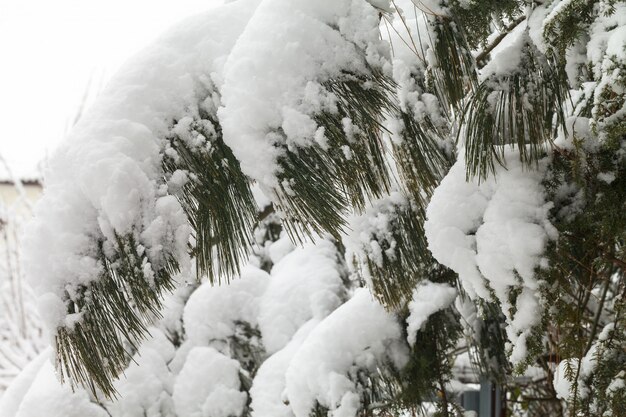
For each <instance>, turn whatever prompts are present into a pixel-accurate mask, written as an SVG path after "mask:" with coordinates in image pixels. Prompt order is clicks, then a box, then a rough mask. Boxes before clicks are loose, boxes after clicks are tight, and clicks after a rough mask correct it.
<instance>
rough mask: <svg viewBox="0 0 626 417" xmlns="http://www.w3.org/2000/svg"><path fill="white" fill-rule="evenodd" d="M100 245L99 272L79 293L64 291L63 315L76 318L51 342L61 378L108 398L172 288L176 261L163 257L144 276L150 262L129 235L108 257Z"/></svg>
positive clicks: (59, 331)
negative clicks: (156, 267)
mask: <svg viewBox="0 0 626 417" xmlns="http://www.w3.org/2000/svg"><path fill="white" fill-rule="evenodd" d="M103 245H104V243H103V242H100V253H99V258H100V259H101V261H102V267H103V270H102V274H101V276H100V277H99V278H98V279H97V280H94V281H93V282H91V283H90V284H89V285H87V286H85V287H82V288H80V289H79V291H78V294H77V295H75V296H71V295H69V294H68V300H69V301H68V309H67V313H68V314H70V317H72V316H71V315H74V317H76V321H75V322H74V323H73V324H71V325H65V326H62V327H59V328H58V329H57V335H56V338H55V340H56V352H57V363H58V365H59V368H60V370H61V378H62V379H63V380H66V379H69V381H70V383H71V384H72V385H73V386H75V385H77V384H80V385H82V386H84V387H86V388H88V389H89V390H90V391H91V392H92V393H93V395H94V396H96V397H97V396H98V392H102V394H104V396H105V397H107V398H111V397H113V396H115V388H114V387H113V379H114V378H115V377H116V376H117V375H119V374H120V373H122V372H123V371H124V369H126V367H127V366H128V361H129V360H130V357H132V351H136V350H137V348H138V345H139V343H140V341H141V340H142V339H143V338H144V337H145V335H146V334H147V324H148V323H150V322H152V321H153V320H154V319H155V318H158V317H159V314H160V313H159V311H160V309H161V305H162V304H161V303H162V301H161V298H160V295H161V293H162V292H163V291H170V290H171V289H173V287H174V281H173V276H174V275H175V274H176V273H177V272H178V264H177V262H176V261H175V260H174V258H173V257H172V256H169V255H166V256H165V262H164V264H163V265H162V266H161V267H160V268H158V269H157V270H152V273H153V275H151V276H147V275H146V271H147V269H149V268H150V264H149V263H148V259H147V257H146V255H145V254H144V253H143V252H142V251H140V250H138V247H139V245H138V244H137V242H136V240H135V238H134V237H133V236H132V235H127V236H116V242H115V245H114V251H113V255H109V256H107V255H106V254H105V250H104V247H103Z"/></svg>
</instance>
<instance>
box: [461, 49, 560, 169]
mask: <svg viewBox="0 0 626 417" xmlns="http://www.w3.org/2000/svg"><path fill="white" fill-rule="evenodd" d="M567 97H568V89H567V82H566V79H565V75H564V73H563V71H562V69H560V68H559V67H556V66H554V65H553V64H552V63H550V62H549V61H548V60H547V59H546V58H545V57H544V56H541V55H540V54H539V53H538V51H536V50H535V49H534V48H533V47H532V46H531V45H530V44H527V45H526V47H525V48H524V49H523V51H522V56H521V62H520V66H519V70H518V71H516V72H514V73H513V74H507V75H504V76H497V75H493V76H491V77H490V78H488V79H487V80H485V81H483V82H482V83H481V84H480V85H479V86H478V87H477V89H476V91H475V92H474V94H473V96H472V97H471V99H470V101H469V103H468V104H467V106H466V108H465V111H464V115H463V120H462V123H463V122H464V129H463V130H461V131H460V132H459V133H460V135H462V136H463V137H464V140H465V160H466V166H467V176H468V177H474V176H478V177H479V178H485V177H486V176H488V175H489V174H491V173H494V172H495V163H499V164H501V165H503V164H504V151H505V146H506V145H509V146H515V147H517V149H518V150H519V152H520V159H521V160H522V162H524V163H525V164H526V165H527V166H529V167H531V166H532V165H534V164H535V163H536V162H537V161H538V160H539V159H540V158H541V157H542V156H543V155H544V154H545V151H546V149H547V148H548V144H549V143H550V140H551V138H552V133H553V131H554V129H555V123H556V125H557V126H564V110H563V107H562V106H563V104H564V103H565V100H566V99H567Z"/></svg>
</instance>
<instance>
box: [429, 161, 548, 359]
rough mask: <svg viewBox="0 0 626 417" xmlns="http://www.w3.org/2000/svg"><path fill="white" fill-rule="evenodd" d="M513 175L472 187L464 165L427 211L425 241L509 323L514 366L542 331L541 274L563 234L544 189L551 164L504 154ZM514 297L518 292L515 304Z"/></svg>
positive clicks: (505, 171) (500, 173)
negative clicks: (534, 333) (535, 331)
mask: <svg viewBox="0 0 626 417" xmlns="http://www.w3.org/2000/svg"><path fill="white" fill-rule="evenodd" d="M505 157H506V168H504V167H501V166H499V167H497V169H496V174H495V175H493V176H491V177H489V178H487V179H486V180H484V181H483V182H482V183H480V184H479V183H478V180H477V179H474V180H470V181H466V177H465V163H464V161H463V159H462V158H459V160H458V161H457V162H456V164H455V165H454V166H453V167H452V169H451V170H450V172H449V173H448V175H447V176H446V177H445V178H444V179H443V181H442V183H441V185H440V186H439V187H438V188H437V189H436V191H435V193H434V195H433V197H432V200H431V201H430V204H429V206H428V210H427V217H428V219H427V221H426V223H425V231H426V237H427V239H428V245H429V249H430V250H431V252H432V253H433V256H434V257H435V258H436V259H437V260H438V261H439V262H441V263H442V264H443V265H446V266H447V267H449V268H451V269H453V270H454V271H455V272H457V273H458V274H459V280H460V281H461V284H462V286H463V288H464V289H465V291H466V292H467V293H468V295H469V296H470V297H472V298H476V297H480V298H482V299H485V300H490V299H492V296H491V294H492V293H493V295H494V296H495V297H496V298H497V300H498V301H499V302H500V304H501V305H502V311H503V312H504V313H505V315H507V321H508V325H507V335H508V338H509V340H510V342H511V343H512V344H513V350H512V353H511V360H512V361H513V362H514V363H517V362H519V361H521V360H523V359H524V358H525V356H526V343H525V342H526V337H527V336H528V335H529V333H530V331H531V328H532V327H533V326H534V325H536V324H538V323H539V319H540V313H541V308H542V306H541V301H540V300H539V298H538V297H539V295H538V292H537V290H538V288H539V285H540V283H539V282H538V280H537V279H536V277H535V269H536V268H539V267H542V266H545V262H546V261H545V260H544V258H543V257H542V254H543V252H544V249H545V247H546V244H547V243H548V241H549V240H550V239H556V237H557V231H556V229H555V228H554V227H553V226H552V224H551V223H550V222H549V220H548V213H549V210H550V208H551V204H550V203H546V201H545V195H544V188H543V186H542V184H541V182H542V180H543V175H544V173H545V171H546V168H547V161H546V160H544V161H541V162H540V164H539V167H538V169H533V170H528V169H525V168H524V167H523V165H522V163H521V162H520V160H519V151H517V150H513V149H508V150H506V151H505ZM512 290H519V291H520V292H519V295H518V296H517V298H516V301H515V304H514V305H512V304H511V294H512Z"/></svg>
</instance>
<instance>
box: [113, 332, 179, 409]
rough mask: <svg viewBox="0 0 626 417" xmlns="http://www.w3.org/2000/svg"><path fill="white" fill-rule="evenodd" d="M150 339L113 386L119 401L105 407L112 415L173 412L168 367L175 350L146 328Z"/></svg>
mask: <svg viewBox="0 0 626 417" xmlns="http://www.w3.org/2000/svg"><path fill="white" fill-rule="evenodd" d="M149 332H150V334H151V337H150V338H149V339H148V340H146V341H145V342H144V343H143V344H142V345H141V347H140V348H139V351H138V352H137V353H136V354H135V355H134V356H133V361H132V362H131V363H130V364H129V366H128V369H126V371H125V372H124V377H123V378H122V379H119V380H118V381H116V383H115V389H116V390H117V391H118V393H119V399H118V400H117V401H114V402H111V404H109V405H108V410H109V412H110V413H112V414H113V415H119V416H124V417H142V416H145V415H149V416H150V415H155V416H158V415H162V414H166V413H167V412H168V411H170V410H172V409H173V404H172V400H171V397H170V396H169V395H167V394H166V393H167V392H171V389H172V383H173V376H172V374H171V372H170V369H169V368H168V364H169V363H170V361H171V360H172V358H173V357H174V353H175V347H174V345H173V344H172V343H171V342H170V341H169V340H168V339H167V337H166V336H165V334H164V333H163V332H162V331H161V330H159V329H158V328H155V327H152V328H150V329H149Z"/></svg>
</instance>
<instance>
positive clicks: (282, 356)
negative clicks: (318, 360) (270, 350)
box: [250, 319, 319, 417]
mask: <svg viewBox="0 0 626 417" xmlns="http://www.w3.org/2000/svg"><path fill="white" fill-rule="evenodd" d="M318 324H319V320H316V319H311V320H309V321H308V322H307V323H305V324H304V325H302V326H301V327H300V328H299V329H298V331H297V332H296V334H294V335H293V338H292V339H291V341H290V342H289V343H288V344H287V345H286V346H285V347H284V348H282V349H281V350H279V351H278V352H276V353H274V354H273V355H271V356H270V357H269V358H267V359H266V360H265V362H263V364H262V365H261V367H260V368H259V370H258V371H257V374H256V376H255V378H254V382H253V384H252V387H251V388H250V398H251V404H250V407H251V408H252V417H293V412H292V411H291V407H290V406H289V405H288V401H287V398H286V393H285V388H286V384H287V382H286V379H285V373H286V372H287V369H288V368H289V364H290V363H291V360H292V359H293V357H294V355H295V354H296V352H298V349H300V346H301V345H302V342H303V341H304V340H306V338H307V337H308V336H309V334H310V333H311V330H312V329H314V328H315V326H317V325H318Z"/></svg>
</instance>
